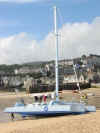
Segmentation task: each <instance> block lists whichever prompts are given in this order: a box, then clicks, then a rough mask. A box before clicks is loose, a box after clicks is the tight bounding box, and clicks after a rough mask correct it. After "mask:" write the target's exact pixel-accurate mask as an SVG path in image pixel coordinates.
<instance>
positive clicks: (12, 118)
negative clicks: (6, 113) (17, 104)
mask: <svg viewBox="0 0 100 133" xmlns="http://www.w3.org/2000/svg"><path fill="white" fill-rule="evenodd" d="M14 118H15V117H14V113H11V120H12V121H13V120H14Z"/></svg>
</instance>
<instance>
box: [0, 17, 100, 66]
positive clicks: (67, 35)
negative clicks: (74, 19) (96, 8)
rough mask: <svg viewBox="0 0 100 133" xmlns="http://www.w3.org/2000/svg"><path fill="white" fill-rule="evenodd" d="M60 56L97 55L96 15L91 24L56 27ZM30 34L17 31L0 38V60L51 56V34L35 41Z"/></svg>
mask: <svg viewBox="0 0 100 133" xmlns="http://www.w3.org/2000/svg"><path fill="white" fill-rule="evenodd" d="M60 33H61V40H59V51H60V58H66V59H67V58H72V57H78V56H81V55H82V54H90V53H93V54H99V55H100V17H97V18H95V19H94V20H93V22H92V23H91V24H88V23H87V22H83V23H66V24H64V25H63V27H62V28H61V29H60ZM33 37H34V36H33V35H29V34H27V33H20V34H17V35H13V36H10V37H7V38H0V64H5V63H6V64H12V63H22V62H29V61H39V60H51V59H55V44H54V36H53V34H52V33H49V34H48V35H47V36H46V37H45V38H44V39H43V40H42V41H40V42H38V41H37V40H35V38H33Z"/></svg>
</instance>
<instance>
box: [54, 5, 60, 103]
mask: <svg viewBox="0 0 100 133" xmlns="http://www.w3.org/2000/svg"><path fill="white" fill-rule="evenodd" d="M54 35H55V44H56V60H55V78H56V100H59V96H58V90H59V77H58V58H59V57H58V31H57V8H56V6H54Z"/></svg>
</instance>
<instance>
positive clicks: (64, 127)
mask: <svg viewBox="0 0 100 133" xmlns="http://www.w3.org/2000/svg"><path fill="white" fill-rule="evenodd" d="M82 92H83V93H87V94H89V96H88V104H90V105H95V106H96V107H97V111H96V112H94V113H89V114H83V115H66V116H62V117H49V118H48V117H45V118H27V119H26V120H23V119H22V118H21V117H18V116H17V117H16V119H15V120H14V121H11V120H10V117H9V115H8V114H5V113H3V110H4V108H5V107H8V106H12V105H13V104H14V103H15V102H16V100H18V99H19V98H22V97H23V98H24V100H25V102H26V103H31V102H32V101H33V97H32V95H27V94H25V93H19V94H17V95H16V94H13V93H0V132H1V133H27V132H28V133H65V132H66V133H73V132H74V133H100V111H99V109H100V89H99V88H91V89H86V90H83V91H82ZM91 94H93V95H91ZM73 96H74V98H75V99H76V100H79V95H78V94H73V93H72V91H64V92H63V93H61V94H60V97H61V98H62V99H63V100H68V101H70V100H71V99H72V97H73Z"/></svg>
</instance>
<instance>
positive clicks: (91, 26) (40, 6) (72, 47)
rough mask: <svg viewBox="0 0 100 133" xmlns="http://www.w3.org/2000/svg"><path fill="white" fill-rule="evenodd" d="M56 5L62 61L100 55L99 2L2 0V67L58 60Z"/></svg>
mask: <svg viewBox="0 0 100 133" xmlns="http://www.w3.org/2000/svg"><path fill="white" fill-rule="evenodd" d="M54 5H56V6H57V7H58V29H59V34H60V36H59V57H60V59H68V58H73V57H78V56H81V55H82V54H86V55H89V54H90V53H93V54H99V55H100V1H99V0H69V1H68V0H0V57H1V58H0V64H15V63H23V62H30V61H41V60H42V61H44V60H52V59H55V44H54V35H53V27H54V26H53V21H54V20H53V8H52V7H53V6H54Z"/></svg>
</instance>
